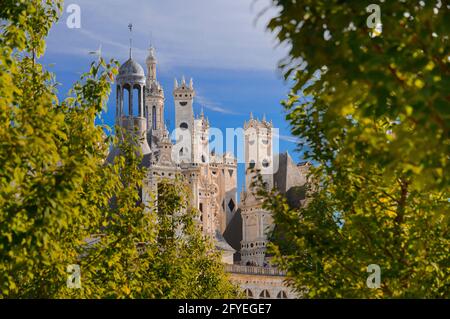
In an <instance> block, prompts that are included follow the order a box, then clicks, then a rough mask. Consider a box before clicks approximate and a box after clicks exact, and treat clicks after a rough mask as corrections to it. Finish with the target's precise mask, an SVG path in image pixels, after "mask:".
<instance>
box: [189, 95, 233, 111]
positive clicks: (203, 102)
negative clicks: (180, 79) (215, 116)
mask: <svg viewBox="0 0 450 319" xmlns="http://www.w3.org/2000/svg"><path fill="white" fill-rule="evenodd" d="M195 100H196V102H197V103H198V104H199V105H200V106H201V107H204V108H205V109H208V110H211V111H214V112H217V113H222V114H230V115H239V113H236V112H234V111H232V110H230V109H226V108H224V107H223V106H221V105H220V104H218V103H217V102H214V101H211V100H210V99H208V98H206V97H204V96H203V95H200V94H198V93H196V95H195Z"/></svg>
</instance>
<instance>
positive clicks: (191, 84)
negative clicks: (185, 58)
mask: <svg viewBox="0 0 450 319" xmlns="http://www.w3.org/2000/svg"><path fill="white" fill-rule="evenodd" d="M189 88H190V89H193V88H194V81H193V80H192V78H191V79H190V80H189Z"/></svg>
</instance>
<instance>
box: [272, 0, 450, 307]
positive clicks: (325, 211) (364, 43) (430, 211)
mask: <svg viewBox="0 0 450 319" xmlns="http://www.w3.org/2000/svg"><path fill="white" fill-rule="evenodd" d="M272 3H273V6H274V7H276V8H277V9H278V10H279V14H278V15H277V16H276V17H274V18H273V19H272V20H271V21H270V22H269V24H268V28H269V29H270V30H272V32H274V33H275V34H276V36H277V38H278V40H279V41H280V42H281V43H285V44H289V46H288V47H289V54H288V57H286V58H285V59H284V60H283V61H281V62H280V68H281V70H282V71H283V73H284V76H285V78H286V79H287V80H289V81H290V82H289V83H292V90H291V93H290V94H289V97H288V99H286V100H285V101H284V102H283V105H284V107H285V109H286V111H287V117H286V118H287V120H288V121H289V123H290V125H291V127H292V133H293V134H294V135H296V136H299V137H301V139H302V141H303V142H304V143H303V144H302V145H300V148H301V149H302V150H303V151H304V154H305V157H306V158H307V159H309V160H310V161H312V162H313V163H314V164H315V167H314V168H313V169H312V171H311V179H312V180H314V185H315V190H314V192H311V191H310V192H309V197H310V198H309V199H308V205H306V206H305V207H302V208H300V209H292V208H290V207H289V205H288V204H287V202H286V200H285V199H284V198H283V197H282V196H280V195H278V194H276V193H271V194H266V195H270V196H271V197H268V198H267V199H266V203H265V205H266V207H267V208H270V209H271V210H272V211H273V212H274V219H275V223H276V224H278V225H279V226H280V227H281V228H282V229H283V231H284V234H283V237H284V239H285V240H286V241H287V242H288V243H289V245H280V244H276V243H275V245H273V250H274V252H275V253H276V255H277V256H278V262H279V263H280V265H281V266H282V267H284V268H285V269H287V270H288V274H289V276H290V278H291V281H292V284H293V286H294V287H295V288H296V289H297V290H299V291H302V292H303V293H305V296H306V297H381V298H386V297H388V298H389V297H422V298H423V297H449V296H450V280H449V278H450V268H449V265H450V250H449V247H450V245H449V244H450V233H449V218H450V214H449V211H450V202H449V198H450V188H449V177H450V174H449V173H450V172H449V154H450V139H449V124H450V121H449V119H450V113H449V110H450V107H449V101H450V95H448V87H449V85H450V78H449V65H450V55H449V39H448V30H449V21H450V17H449V10H448V6H447V7H446V5H445V4H443V3H442V2H441V1H437V2H436V3H434V2H431V1H386V2H380V3H379V5H378V6H377V5H371V6H369V5H370V4H371V2H370V1H345V2H343V1H337V0H334V1H309V0H302V1H292V0H273V1H272ZM378 8H379V9H380V12H381V16H377V12H378V10H377V9H378ZM378 18H380V19H381V20H380V21H377V20H378ZM378 22H381V24H380V23H378ZM370 264H377V265H379V266H380V268H381V286H380V288H379V289H370V288H368V286H367V285H366V279H367V277H368V276H369V275H370V273H368V272H367V267H368V265H370Z"/></svg>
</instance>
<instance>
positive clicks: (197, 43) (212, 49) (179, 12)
mask: <svg viewBox="0 0 450 319" xmlns="http://www.w3.org/2000/svg"><path fill="white" fill-rule="evenodd" d="M268 1H269V0H260V1H254V0H239V1H230V0H208V1H205V0H189V1H179V0H165V1H160V0H134V1H129V0H96V1H92V0H72V1H70V2H71V3H76V4H78V5H79V6H80V8H81V21H82V29H68V28H67V26H66V23H65V19H67V17H68V14H67V13H65V14H63V16H62V18H61V21H60V22H59V23H58V25H57V26H56V27H55V28H54V30H52V32H51V39H50V41H49V51H48V52H49V53H52V52H54V53H69V54H70V53H71V54H78V55H82V54H83V52H85V51H86V54H87V52H88V51H91V50H93V49H95V48H98V46H99V44H100V43H101V44H103V53H104V54H105V55H106V57H115V58H117V59H118V60H120V61H124V60H125V59H126V58H127V56H128V41H129V40H128V39H129V31H128V28H127V26H128V23H130V22H132V23H133V25H134V31H133V43H134V49H133V52H134V54H135V57H136V59H138V60H139V62H141V63H143V62H144V60H145V55H146V49H147V48H148V46H149V44H150V42H152V43H153V44H154V45H155V46H156V48H157V51H158V57H159V59H160V61H159V62H160V65H161V66H162V68H163V69H169V68H174V67H186V66H189V67H205V68H219V69H220V68H223V69H256V70H268V71H269V70H275V69H276V65H277V62H278V60H279V59H280V58H282V57H283V56H284V54H285V53H286V52H284V50H283V49H282V48H277V49H276V50H275V49H274V47H275V41H274V39H273V35H271V34H270V33H268V32H267V31H265V23H266V22H267V19H268V18H269V17H271V16H273V15H274V11H273V10H269V12H268V13H266V14H265V15H264V16H263V17H262V18H260V19H259V20H258V23H256V25H255V19H256V17H257V15H258V13H259V12H260V11H261V10H262V9H263V8H264V6H265V5H267V3H269V2H268ZM253 2H254V3H255V4H254V5H253V6H252V3H253ZM68 4H69V3H67V4H66V5H68ZM252 7H253V8H252Z"/></svg>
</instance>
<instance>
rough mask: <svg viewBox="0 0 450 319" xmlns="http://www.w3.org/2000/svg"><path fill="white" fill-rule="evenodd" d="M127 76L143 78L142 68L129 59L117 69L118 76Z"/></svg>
mask: <svg viewBox="0 0 450 319" xmlns="http://www.w3.org/2000/svg"><path fill="white" fill-rule="evenodd" d="M127 75H138V76H144V77H145V74H144V69H143V68H142V66H141V65H140V64H139V63H137V62H136V61H135V60H133V59H131V58H130V59H128V61H127V62H125V63H124V64H122V65H121V66H120V68H119V76H127Z"/></svg>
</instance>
